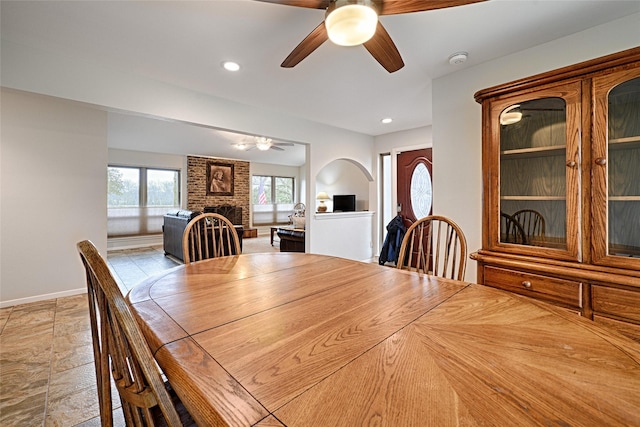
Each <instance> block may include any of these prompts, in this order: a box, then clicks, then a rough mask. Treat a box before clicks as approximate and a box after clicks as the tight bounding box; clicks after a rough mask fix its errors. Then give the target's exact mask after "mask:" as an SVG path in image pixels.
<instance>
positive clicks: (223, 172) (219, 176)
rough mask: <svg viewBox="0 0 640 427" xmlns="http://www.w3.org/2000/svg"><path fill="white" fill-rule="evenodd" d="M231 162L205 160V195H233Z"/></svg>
mask: <svg viewBox="0 0 640 427" xmlns="http://www.w3.org/2000/svg"><path fill="white" fill-rule="evenodd" d="M233 179H234V176H233V164H232V163H218V162H207V196H233Z"/></svg>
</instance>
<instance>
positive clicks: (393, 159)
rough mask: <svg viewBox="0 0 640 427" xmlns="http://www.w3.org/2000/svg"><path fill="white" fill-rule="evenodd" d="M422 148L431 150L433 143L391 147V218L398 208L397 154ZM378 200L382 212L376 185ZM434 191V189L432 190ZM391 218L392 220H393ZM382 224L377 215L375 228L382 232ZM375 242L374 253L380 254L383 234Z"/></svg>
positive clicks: (379, 209) (381, 219) (379, 194)
mask: <svg viewBox="0 0 640 427" xmlns="http://www.w3.org/2000/svg"><path fill="white" fill-rule="evenodd" d="M424 148H431V149H433V143H432V142H428V143H424V144H416V145H407V146H401V147H393V148H392V149H391V150H390V154H391V188H392V191H391V209H392V210H393V213H394V215H393V217H395V215H396V214H397V211H396V207H397V206H398V194H397V193H398V191H397V188H398V154H400V153H402V152H404V151H414V150H422V149H424ZM378 162H380V160H379V158H378ZM381 169H382V165H381V164H379V165H378V170H381ZM381 181H382V178H380V179H379V180H378V184H380V182H381ZM377 191H378V200H379V201H380V203H379V206H378V211H379V212H383V211H384V209H385V207H386V206H382V199H383V198H382V195H381V193H380V192H381V189H380V186H379V185H378V189H377ZM434 191H435V188H434ZM434 202H435V198H434ZM434 206H435V203H432V210H434ZM393 217H392V218H393ZM382 222H383V215H378V226H377V227H376V228H377V229H378V230H383V227H385V226H386V225H387V224H382ZM376 241H377V242H378V249H377V251H376V252H375V253H380V250H381V248H382V243H383V241H384V233H380V235H379V236H378V238H377V239H376Z"/></svg>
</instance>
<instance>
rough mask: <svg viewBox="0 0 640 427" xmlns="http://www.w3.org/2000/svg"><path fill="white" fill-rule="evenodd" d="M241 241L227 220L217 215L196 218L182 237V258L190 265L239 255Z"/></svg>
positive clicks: (211, 214)
mask: <svg viewBox="0 0 640 427" xmlns="http://www.w3.org/2000/svg"><path fill="white" fill-rule="evenodd" d="M240 252H241V249H240V239H238V233H237V232H236V229H235V227H234V226H233V224H232V223H231V221H229V220H228V219H227V218H225V217H224V216H222V215H219V214H216V213H208V212H206V213H201V214H200V215H198V216H196V217H194V218H193V219H192V220H191V221H189V223H188V224H187V227H186V228H185V229H184V234H183V235H182V256H183V259H184V263H185V264H188V263H190V262H194V261H200V260H203V259H209V258H217V257H221V256H228V255H239V254H240Z"/></svg>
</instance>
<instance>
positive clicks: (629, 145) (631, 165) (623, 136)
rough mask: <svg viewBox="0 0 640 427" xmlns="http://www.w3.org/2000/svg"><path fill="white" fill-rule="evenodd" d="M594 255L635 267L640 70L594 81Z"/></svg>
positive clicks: (639, 244)
mask: <svg viewBox="0 0 640 427" xmlns="http://www.w3.org/2000/svg"><path fill="white" fill-rule="evenodd" d="M594 98H595V100H596V105H595V114H594V119H595V122H594V138H593V139H594V145H593V148H592V151H593V159H592V160H593V165H592V168H593V176H594V180H593V182H594V205H593V210H594V223H593V227H594V230H593V239H594V240H593V245H592V246H593V257H594V261H595V262H597V263H600V264H608V265H612V266H617V267H622V268H624V267H630V266H633V265H636V266H638V265H640V68H635V69H631V70H625V71H621V72H618V73H614V74H610V75H606V76H602V77H598V78H595V79H594Z"/></svg>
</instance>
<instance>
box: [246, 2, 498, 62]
mask: <svg viewBox="0 0 640 427" xmlns="http://www.w3.org/2000/svg"><path fill="white" fill-rule="evenodd" d="M257 1H261V2H264V3H277V4H282V5H287V6H299V7H306V8H311V9H325V10H326V13H325V20H324V21H323V22H322V23H320V25H318V26H317V27H316V28H315V29H314V30H313V31H311V33H309V35H308V36H307V37H305V39H304V40H302V42H300V44H299V45H298V46H296V47H295V49H293V51H292V52H291V53H290V54H289V56H287V57H286V58H285V60H284V61H283V62H282V64H281V65H280V66H281V67H284V68H291V67H295V66H296V65H298V63H300V61H302V60H303V59H304V58H306V57H307V56H309V54H311V52H313V51H314V50H316V49H317V48H318V47H319V46H320V45H321V44H322V43H324V42H325V41H326V40H327V39H330V40H331V41H332V42H334V43H336V44H339V45H341V46H357V45H359V44H363V45H364V47H365V48H366V49H367V50H368V51H369V53H370V54H371V55H372V56H373V57H374V58H375V59H376V60H377V61H378V62H379V63H380V65H382V66H383V67H384V68H385V69H386V70H387V71H388V72H390V73H393V72H395V71H398V70H399V69H401V68H402V67H404V62H403V61H402V57H401V56H400V52H398V48H396V45H395V44H394V43H393V40H391V36H389V33H387V30H385V28H384V27H383V26H382V24H381V23H380V21H379V20H378V16H382V15H397V14H401V13H412V12H423V11H426V10H433V9H443V8H447V7H455V6H462V5H466V4H471V3H479V2H482V1H486V0H257Z"/></svg>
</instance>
